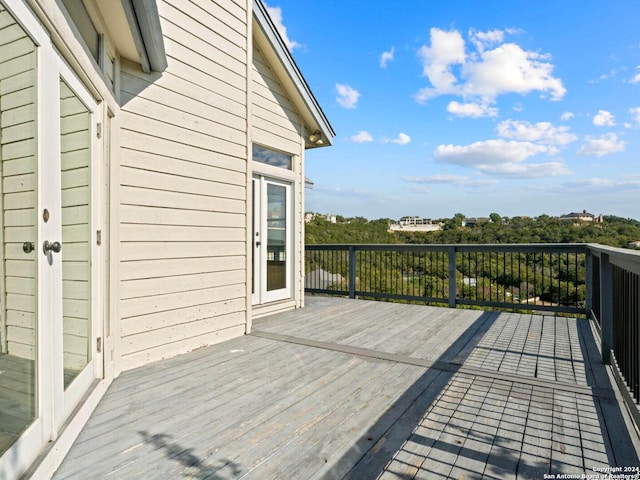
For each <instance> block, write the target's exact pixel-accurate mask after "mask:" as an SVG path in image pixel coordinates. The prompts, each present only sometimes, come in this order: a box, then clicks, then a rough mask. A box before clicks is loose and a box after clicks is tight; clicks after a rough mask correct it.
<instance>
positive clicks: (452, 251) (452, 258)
mask: <svg viewBox="0 0 640 480" xmlns="http://www.w3.org/2000/svg"><path fill="white" fill-rule="evenodd" d="M447 251H448V254H449V307H450V308H456V293H457V292H456V290H457V286H456V247H455V246H453V245H452V246H450V247H449V248H447Z"/></svg>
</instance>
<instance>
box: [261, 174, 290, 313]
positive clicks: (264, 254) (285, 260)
mask: <svg viewBox="0 0 640 480" xmlns="http://www.w3.org/2000/svg"><path fill="white" fill-rule="evenodd" d="M290 191H291V185H290V184H288V183H284V182H280V181H276V180H271V179H267V178H265V177H256V178H254V180H253V208H254V213H253V215H254V220H253V230H254V232H253V237H254V247H255V248H254V260H253V272H254V275H253V278H254V280H253V303H254V304H260V303H267V302H272V301H276V300H283V299H287V298H291V283H292V282H291V275H292V272H291V261H290V259H291V252H292V249H291V243H292V232H291V217H292V215H291V193H290Z"/></svg>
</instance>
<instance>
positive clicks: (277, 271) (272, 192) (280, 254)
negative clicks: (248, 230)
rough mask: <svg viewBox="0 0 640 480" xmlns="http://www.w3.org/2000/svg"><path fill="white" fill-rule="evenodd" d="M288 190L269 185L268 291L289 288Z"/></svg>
mask: <svg viewBox="0 0 640 480" xmlns="http://www.w3.org/2000/svg"><path fill="white" fill-rule="evenodd" d="M286 218H287V189H286V187H283V186H282V185H274V184H272V183H267V291H271V290H279V289H281V288H286V287H287V275H286V273H287V268H286V258H285V255H286V247H287V221H286Z"/></svg>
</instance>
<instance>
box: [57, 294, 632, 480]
mask: <svg viewBox="0 0 640 480" xmlns="http://www.w3.org/2000/svg"><path fill="white" fill-rule="evenodd" d="M307 300H308V302H307V307H306V308H305V309H302V310H297V311H291V312H287V313H283V314H278V315H273V316H271V317H267V318H264V319H261V320H257V321H255V322H254V333H253V334H252V335H249V336H246V337H242V338H238V339H235V340H232V341H229V342H225V343H222V344H219V345H216V346H213V347H208V348H203V349H200V350H197V351H195V352H192V353H190V354H187V355H182V356H180V357H176V358H173V359H169V360H165V361H162V362H158V363H155V364H152V365H149V366H146V367H142V368H139V369H136V370H133V371H130V372H125V373H124V374H123V375H121V376H120V377H119V378H118V379H116V380H115V381H114V383H113V385H112V386H111V388H110V390H109V392H108V393H107V394H106V395H105V397H104V399H103V400H102V402H101V403H100V405H99V406H98V408H97V410H96V412H95V413H94V415H93V416H92V418H91V419H90V421H89V423H88V425H87V426H86V427H85V429H84V430H83V432H82V433H81V435H80V437H79V438H78V440H77V441H76V444H75V445H74V447H73V448H72V450H71V452H70V453H69V455H68V456H67V458H66V459H65V461H64V463H63V464H62V466H61V468H60V469H59V470H58V472H57V473H56V475H55V476H54V478H56V479H67V478H69V479H70V478H86V472H87V471H88V469H90V471H91V472H92V474H94V475H95V478H127V479H135V478H196V479H201V480H204V479H228V478H247V479H248V478H255V479H267V478H274V479H281V478H301V479H302V478H304V479H306V478H317V479H325V480H329V479H331V480H332V479H338V478H350V479H359V480H360V479H369V478H381V479H414V478H426V479H432V478H456V479H457V478H465V479H472V478H496V479H503V478H543V475H544V474H545V473H551V474H556V475H557V474H559V473H568V474H582V473H585V474H593V473H594V469H599V468H608V467H614V466H621V467H629V466H636V465H638V464H639V463H638V456H637V453H636V449H635V448H634V445H637V441H636V435H635V432H634V431H633V429H632V428H631V429H630V427H629V425H630V424H629V422H628V421H627V415H626V412H625V411H624V410H623V407H621V406H620V405H621V404H620V402H618V399H617V398H616V395H615V392H614V390H613V387H612V383H611V380H610V378H609V376H608V375H607V372H606V369H605V367H604V366H603V365H602V364H600V363H599V361H598V359H599V354H598V351H597V346H596V343H595V341H594V338H593V334H592V332H591V328H590V326H589V323H588V322H587V321H586V320H577V319H567V318H555V317H550V316H541V315H530V314H529V315H523V314H510V313H495V312H481V311H473V310H454V309H444V308H435V307H424V306H416V305H402V304H395V303H381V302H367V301H354V300H347V299H339V298H327V297H309V298H308V299H307ZM630 430H631V432H632V433H629V432H630Z"/></svg>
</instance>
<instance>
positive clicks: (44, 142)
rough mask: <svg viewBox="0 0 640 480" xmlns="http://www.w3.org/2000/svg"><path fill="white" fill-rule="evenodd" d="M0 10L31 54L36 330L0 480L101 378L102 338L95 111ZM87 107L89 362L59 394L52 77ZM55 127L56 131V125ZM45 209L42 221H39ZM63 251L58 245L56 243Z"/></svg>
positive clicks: (34, 31)
mask: <svg viewBox="0 0 640 480" xmlns="http://www.w3.org/2000/svg"><path fill="white" fill-rule="evenodd" d="M3 4H4V6H5V8H7V10H9V11H10V12H11V14H12V15H13V17H14V18H15V19H16V20H17V21H18V22H19V23H20V24H21V25H22V26H23V28H24V30H25V32H27V34H28V35H29V36H30V37H31V38H32V40H33V41H34V43H35V45H36V47H37V50H36V57H37V80H36V89H37V92H38V93H37V113H36V115H37V117H36V125H37V159H36V164H37V167H36V177H37V197H38V198H37V211H36V212H37V213H36V216H37V218H36V220H35V221H36V225H37V227H36V230H37V234H36V241H35V252H34V253H35V254H36V258H37V280H36V286H37V287H36V288H37V306H36V310H37V333H36V341H37V345H36V351H37V357H36V363H35V369H36V372H37V373H36V392H37V394H36V396H37V400H36V418H35V420H34V421H33V422H32V423H31V425H30V426H29V427H27V428H26V430H25V431H24V432H23V433H22V434H21V435H20V438H18V439H17V440H16V441H15V442H14V444H13V445H12V446H11V447H9V449H8V450H7V451H6V452H4V454H3V455H2V456H0V477H1V478H17V477H18V476H19V475H21V474H22V472H24V471H25V470H26V469H27V468H28V467H29V465H30V464H31V463H32V462H33V460H34V459H35V458H36V457H37V455H38V454H39V453H40V451H41V449H42V447H43V446H44V445H45V444H46V443H48V442H49V441H50V440H55V439H56V437H57V436H58V434H59V433H60V430H61V428H62V427H63V425H64V423H65V421H66V420H67V418H68V417H69V415H70V414H71V412H72V411H73V409H74V408H76V407H77V406H78V404H79V402H80V400H81V399H82V398H83V397H84V395H85V394H86V393H87V391H88V389H89V387H90V386H91V384H92V383H93V382H94V380H95V379H97V378H100V377H101V376H102V373H103V370H102V369H103V358H102V355H100V354H98V353H97V352H96V349H95V338H96V337H97V336H101V335H102V311H103V310H102V309H103V304H102V302H103V301H104V299H103V298H102V297H103V295H101V294H102V291H101V290H100V281H99V279H100V276H99V274H100V268H101V267H102V264H101V259H100V257H99V255H100V253H99V250H98V248H97V247H96V242H95V236H94V235H95V227H96V226H98V225H101V224H102V218H101V217H100V206H101V201H100V199H101V196H100V195H101V191H100V188H99V187H100V185H101V182H100V181H99V178H100V174H101V168H100V166H101V162H100V158H101V150H100V148H99V145H98V140H97V136H96V121H98V120H99V119H100V118H101V115H100V108H101V107H99V106H98V105H97V103H96V101H95V99H94V98H93V97H91V95H90V94H89V93H88V90H87V89H86V88H85V87H84V85H83V84H82V82H81V81H80V80H79V79H78V78H77V77H76V76H75V74H74V73H73V72H72V70H71V69H70V68H69V67H68V65H67V64H66V63H65V62H64V60H62V58H61V57H60V55H59V54H58V53H57V51H56V49H55V47H54V46H53V44H52V42H51V38H50V36H49V35H48V33H47V32H46V30H45V29H44V28H43V27H42V25H41V23H40V22H39V21H38V20H37V19H36V18H35V16H34V15H33V13H32V12H31V11H30V9H29V8H28V7H27V6H26V5H25V4H24V3H23V2H7V1H5V2H3ZM61 75H62V76H63V77H64V79H65V81H66V82H67V84H68V85H69V86H70V87H71V88H72V89H73V90H74V92H75V93H76V94H77V95H78V97H79V98H81V100H82V101H83V102H84V103H85V105H86V106H88V108H89V109H90V110H92V112H93V115H92V121H91V138H92V142H91V143H92V145H91V148H92V160H91V164H92V165H91V166H92V167H93V168H91V191H92V194H91V195H92V197H91V225H92V227H91V228H92V232H91V264H92V280H91V296H92V300H93V301H92V306H91V318H92V333H91V337H92V338H91V347H90V348H91V349H92V351H93V355H92V361H91V362H90V363H89V365H88V368H85V369H84V371H83V372H82V373H81V374H80V375H79V376H78V378H76V380H75V381H74V382H73V383H72V384H71V385H70V386H69V388H68V389H67V392H64V385H63V380H62V379H63V377H62V375H61V374H60V373H61V371H62V368H63V366H62V365H63V359H62V329H63V326H62V266H61V257H60V256H57V257H56V255H59V254H56V253H53V254H52V261H51V263H49V260H48V258H47V257H46V256H45V255H44V253H43V250H42V244H43V242H44V241H45V240H49V241H51V242H54V241H60V240H61V238H62V227H61V220H60V217H61V193H60V192H61V190H60V187H61V182H60V176H61V172H60V128H59V125H60V91H59V89H60V86H59V85H60V78H61ZM56 125H57V127H56ZM45 209H47V210H48V211H49V213H50V220H49V221H48V222H45V221H44V219H43V218H44V217H43V212H44V210H45ZM63 249H64V246H63Z"/></svg>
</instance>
